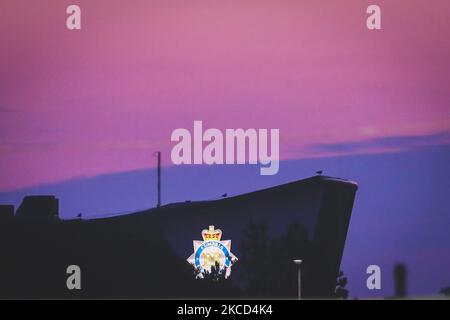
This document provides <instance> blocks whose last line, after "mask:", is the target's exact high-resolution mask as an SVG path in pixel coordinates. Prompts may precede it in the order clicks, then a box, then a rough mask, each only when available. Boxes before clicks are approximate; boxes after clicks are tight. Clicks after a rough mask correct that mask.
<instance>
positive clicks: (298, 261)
mask: <svg viewBox="0 0 450 320" xmlns="http://www.w3.org/2000/svg"><path fill="white" fill-rule="evenodd" d="M293 262H294V263H295V265H296V266H297V270H298V300H301V299H302V271H301V264H302V262H303V260H293Z"/></svg>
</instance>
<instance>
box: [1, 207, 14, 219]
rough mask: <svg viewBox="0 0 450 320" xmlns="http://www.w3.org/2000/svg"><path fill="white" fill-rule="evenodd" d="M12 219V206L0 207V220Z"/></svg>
mask: <svg viewBox="0 0 450 320" xmlns="http://www.w3.org/2000/svg"><path fill="white" fill-rule="evenodd" d="M13 217H14V206H13V205H0V219H12V218H13Z"/></svg>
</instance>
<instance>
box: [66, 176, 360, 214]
mask: <svg viewBox="0 0 450 320" xmlns="http://www.w3.org/2000/svg"><path fill="white" fill-rule="evenodd" d="M319 182H327V183H338V184H345V185H347V186H349V187H353V188H355V191H356V190H357V189H358V184H357V183H356V182H355V181H352V180H348V179H343V178H336V177H330V176H324V175H316V176H312V177H309V178H305V179H301V180H296V181H292V182H288V183H284V184H280V185H276V186H273V187H269V188H265V189H260V190H256V191H251V192H247V193H242V194H239V195H235V196H229V197H227V198H220V199H215V200H198V201H189V200H186V201H183V202H173V203H168V204H165V205H162V206H161V207H159V208H157V207H153V208H149V209H146V210H141V211H135V212H130V213H125V214H111V215H108V214H105V215H102V216H101V217H89V218H86V219H83V220H84V221H89V220H102V219H111V218H119V217H124V216H131V215H142V214H149V213H157V212H161V211H165V210H167V209H172V208H177V207H181V206H183V207H187V206H194V205H201V204H206V203H213V202H224V201H229V200H232V199H237V198H240V197H246V196H249V195H253V194H258V193H262V192H270V191H273V190H276V189H279V188H284V187H289V186H292V185H296V184H309V183H319ZM69 220H74V219H69Z"/></svg>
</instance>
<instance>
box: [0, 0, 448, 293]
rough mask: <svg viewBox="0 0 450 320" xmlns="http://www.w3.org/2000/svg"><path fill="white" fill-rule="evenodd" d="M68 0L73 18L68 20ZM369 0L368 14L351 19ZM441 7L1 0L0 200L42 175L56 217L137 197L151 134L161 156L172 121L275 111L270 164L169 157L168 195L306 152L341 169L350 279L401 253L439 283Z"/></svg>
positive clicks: (288, 176) (33, 187)
mask: <svg viewBox="0 0 450 320" xmlns="http://www.w3.org/2000/svg"><path fill="white" fill-rule="evenodd" d="M74 3H76V4H79V5H80V6H81V9H82V30H81V31H68V30H67V29H66V28H65V19H66V14H65V10H66V7H67V6H68V5H69V4H74ZM373 3H377V4H378V5H380V6H381V8H382V19H383V20H382V27H383V30H381V31H369V30H367V28H366V26H365V19H366V14H365V11H366V8H367V6H368V5H369V4H373ZM449 21H450V2H449V1H448V0H433V1H425V0H397V1H381V0H377V1H364V0H341V1H336V0H324V1H312V0H308V1H306V0H305V1H303V0H283V1H279V0H273V1H266V0H252V1H248V0H242V1H211V0H207V1H206V0H205V1H196V0H191V1H184V0H179V1H175V0H160V1H147V0H145V1H144V0H134V1H126V2H125V1H116V0H95V1H75V0H72V1H68V0H67V1H64V0H41V1H25V0H2V1H1V2H0V39H1V43H2V50H0V191H2V193H0V203H15V204H18V203H19V202H20V200H21V198H22V196H23V195H25V194H33V193H51V194H56V195H57V196H58V197H59V198H60V199H61V206H62V214H63V216H66V217H69V216H73V215H75V214H76V213H78V212H80V211H81V212H83V213H90V214H94V215H95V214H97V213H102V212H120V211H129V210H133V209H142V208H145V207H148V206H151V205H153V204H154V201H153V200H154V199H150V198H148V197H147V195H148V194H147V190H150V191H149V192H152V191H153V189H152V188H153V187H154V185H151V184H150V183H149V181H150V180H151V181H153V180H154V177H153V176H149V172H150V171H149V170H144V171H133V170H140V169H149V168H151V167H152V166H153V165H154V163H155V159H154V158H153V157H152V153H153V152H154V151H156V150H162V151H163V156H164V157H163V159H164V164H165V165H167V166H170V159H168V155H169V154H170V150H171V147H172V146H173V145H172V143H171V142H170V134H171V132H172V131H173V130H174V129H176V128H181V127H185V128H192V125H193V121H194V120H202V121H203V124H204V127H215V128H219V129H225V128H238V127H242V128H249V127H252V128H279V129H280V138H281V145H280V151H281V157H282V159H283V160H284V161H283V162H282V163H281V165H280V172H279V174H278V175H277V176H274V177H262V176H260V175H259V173H258V168H256V167H245V168H244V169H243V168H234V167H229V168H225V167H211V168H204V167H198V170H199V171H196V170H197V169H195V170H194V169H193V168H186V167H178V168H173V167H171V168H169V169H167V170H172V171H169V172H175V173H173V174H172V175H171V176H169V177H171V179H172V180H169V181H168V182H169V183H168V185H170V186H175V185H176V183H177V181H180V179H183V181H196V183H197V185H196V186H195V187H194V186H190V187H189V188H187V189H186V188H184V189H183V188H181V187H180V188H172V189H170V190H167V189H166V190H165V196H166V198H165V199H164V201H165V202H167V201H177V200H185V199H208V198H214V197H216V196H217V195H219V194H221V192H229V193H232V192H231V191H230V190H233V192H234V193H239V192H246V191H252V190H255V189H258V188H262V187H265V186H270V185H275V184H278V183H283V182H287V181H292V180H295V179H300V178H304V177H306V176H309V175H311V174H312V173H313V172H314V170H316V169H324V170H326V173H329V174H331V175H336V176H340V177H344V178H351V179H354V180H356V181H358V182H359V184H360V190H359V191H358V195H357V202H356V204H355V210H354V213H353V217H352V223H351V226H350V232H349V237H348V241H347V246H346V252H345V256H344V262H343V269H344V271H345V272H346V273H347V274H349V275H350V285H351V291H352V292H353V293H354V294H357V295H361V296H366V295H371V294H378V295H389V294H392V291H391V290H390V289H391V288H392V286H391V284H389V285H387V288H384V289H383V291H382V292H381V293H369V292H367V290H366V289H365V287H364V283H365V282H364V281H365V280H364V279H365V273H364V267H365V266H367V265H368V264H371V263H379V264H380V265H382V266H383V268H384V269H383V270H386V269H387V272H386V276H387V277H388V278H389V277H390V268H391V267H392V265H393V263H395V262H397V261H404V262H406V263H408V265H409V266H410V272H411V277H412V279H411V281H412V283H411V286H412V288H411V291H412V292H413V293H415V294H430V293H436V292H437V291H438V290H439V289H440V288H441V287H440V286H446V285H447V286H448V285H450V273H449V272H448V271H446V270H450V255H449V254H448V252H450V249H449V244H450V236H449V235H448V228H450V218H449V213H450V202H449V200H448V199H449V197H448V194H449V192H450V186H449V184H448V183H447V181H450V171H449V168H448V165H447V164H448V161H449V159H450V156H449V155H450V150H449V147H448V144H449V143H450V106H449V101H450V90H449V83H450V61H449V57H450V38H449V36H448V35H449V34H450V23H449ZM430 148H431V149H430ZM430 150H431V151H430ZM336 156H339V157H336ZM343 156H344V157H343ZM288 160H289V161H288ZM203 170H213V171H211V172H210V171H207V173H208V179H207V181H203V180H202V177H203V176H204V174H205V173H204V171H203ZM240 170H244V171H245V170H248V171H245V172H247V173H246V174H247V175H246V176H245V177H246V179H245V185H241V184H239V183H238V182H237V181H240V180H241V177H242V174H243V172H242V171H240ZM130 171H133V172H131V173H130ZM213 172H217V174H215V175H214V174H213ZM250 173H251V174H250ZM114 177H115V178H114ZM113 178H114V179H113ZM203 179H205V178H203ZM170 181H172V183H170ZM146 183H149V185H147V184H146ZM24 188H25V189H24ZM146 188H148V189H146ZM225 188H226V189H227V190H223V189H225ZM199 190H200V191H199ZM117 195H126V196H125V197H124V198H122V197H118V196H117ZM105 199H109V201H105Z"/></svg>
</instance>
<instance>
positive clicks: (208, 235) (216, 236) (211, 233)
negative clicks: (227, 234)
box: [202, 226, 222, 241]
mask: <svg viewBox="0 0 450 320" xmlns="http://www.w3.org/2000/svg"><path fill="white" fill-rule="evenodd" d="M202 237H203V241H209V240H214V241H220V238H221V237H222V230H220V229H214V226H209V230H207V229H204V230H203V231H202Z"/></svg>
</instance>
